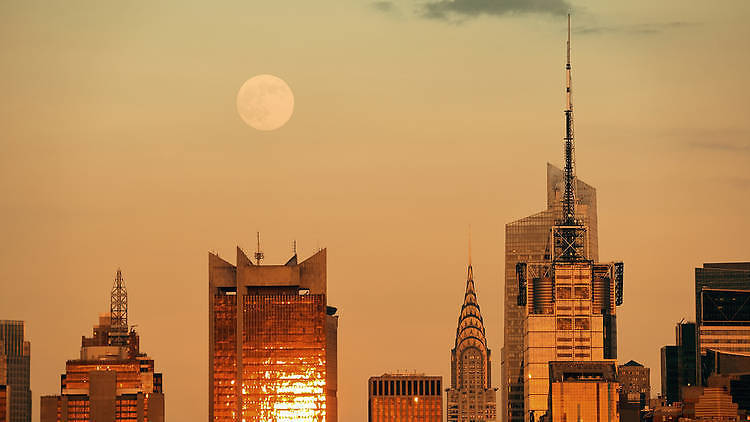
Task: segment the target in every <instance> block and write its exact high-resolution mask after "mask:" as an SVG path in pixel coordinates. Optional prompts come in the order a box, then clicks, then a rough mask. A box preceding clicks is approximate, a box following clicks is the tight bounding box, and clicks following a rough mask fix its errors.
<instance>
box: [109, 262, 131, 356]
mask: <svg viewBox="0 0 750 422" xmlns="http://www.w3.org/2000/svg"><path fill="white" fill-rule="evenodd" d="M109 312H110V318H111V327H112V328H111V331H110V332H111V334H112V337H113V338H112V342H113V343H116V344H121V343H122V342H121V340H122V341H126V340H127V334H128V290H127V289H126V288H125V280H124V279H123V278H122V271H120V269H119V268H118V269H117V275H116V276H115V284H114V285H113V286H112V296H111V299H110V305H109ZM122 344H124V343H122Z"/></svg>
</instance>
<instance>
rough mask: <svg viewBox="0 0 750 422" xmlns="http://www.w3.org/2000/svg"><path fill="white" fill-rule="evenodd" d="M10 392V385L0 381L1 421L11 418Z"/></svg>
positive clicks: (6, 421)
mask: <svg viewBox="0 0 750 422" xmlns="http://www.w3.org/2000/svg"><path fill="white" fill-rule="evenodd" d="M8 393H9V391H8V385H6V384H2V383H0V422H8V420H9V419H10V408H9V407H8Z"/></svg>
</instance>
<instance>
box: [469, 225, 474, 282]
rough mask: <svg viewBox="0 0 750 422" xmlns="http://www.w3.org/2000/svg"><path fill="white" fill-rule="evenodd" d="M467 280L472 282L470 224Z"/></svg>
mask: <svg viewBox="0 0 750 422" xmlns="http://www.w3.org/2000/svg"><path fill="white" fill-rule="evenodd" d="M467 279H468V280H474V268H472V266H471V224H469V269H468V274H467Z"/></svg>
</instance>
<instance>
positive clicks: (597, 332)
mask: <svg viewBox="0 0 750 422" xmlns="http://www.w3.org/2000/svg"><path fill="white" fill-rule="evenodd" d="M567 52H568V55H567V58H568V60H567V63H566V66H565V68H566V72H567V85H566V94H567V107H566V109H565V136H564V138H563V139H564V150H565V168H564V170H563V182H564V189H563V192H562V200H561V202H562V216H561V218H560V219H558V220H556V221H555V222H554V224H553V226H552V228H551V230H550V232H549V233H548V234H547V239H548V240H547V246H546V247H545V252H544V254H543V255H542V259H537V258H536V257H535V258H533V259H530V260H528V261H526V262H519V263H518V264H517V265H516V273H517V276H518V301H517V304H518V305H519V306H521V307H523V312H524V320H523V360H522V372H521V374H522V378H523V397H524V418H525V420H526V421H527V422H528V421H536V420H538V419H539V418H541V417H543V415H545V414H546V412H547V411H548V410H549V403H550V402H549V392H550V391H551V390H550V381H549V375H550V370H549V363H550V362H551V361H584V362H593V363H597V364H600V363H601V364H612V365H614V360H615V359H616V357H617V329H616V327H617V325H616V319H615V310H616V306H617V305H620V304H621V303H622V292H623V289H622V283H623V265H622V263H616V262H610V263H597V262H596V261H595V260H594V259H592V256H591V252H590V251H589V247H590V246H591V240H590V237H589V232H588V228H587V226H586V224H585V221H584V220H582V219H581V218H580V213H579V212H577V210H576V208H577V200H576V197H577V193H576V177H575V156H574V150H575V148H574V134H573V103H572V87H571V86H572V77H571V64H570V17H568V43H567ZM606 361H608V362H606ZM593 363H592V364H593ZM614 400H615V401H614V402H613V403H612V404H610V406H614V407H616V405H617V403H616V401H617V399H616V397H615V398H614Z"/></svg>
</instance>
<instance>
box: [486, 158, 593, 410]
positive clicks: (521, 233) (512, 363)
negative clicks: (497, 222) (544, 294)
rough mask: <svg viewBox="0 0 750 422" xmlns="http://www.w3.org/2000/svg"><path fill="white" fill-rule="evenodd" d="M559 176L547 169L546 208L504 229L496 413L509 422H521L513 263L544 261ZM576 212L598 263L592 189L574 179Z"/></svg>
mask: <svg viewBox="0 0 750 422" xmlns="http://www.w3.org/2000/svg"><path fill="white" fill-rule="evenodd" d="M563 190H564V182H563V172H562V170H560V169H559V168H557V167H555V166H553V165H552V164H549V163H548V164H547V208H546V209H545V210H544V211H541V212H538V213H536V214H533V215H530V216H528V217H525V218H522V219H520V220H516V221H513V222H511V223H508V224H506V225H505V293H504V299H505V300H504V328H503V330H504V345H503V348H502V350H501V361H502V362H501V373H500V376H501V383H502V386H501V389H500V394H501V397H502V402H501V413H502V414H503V415H504V420H505V421H509V422H518V421H523V419H524V413H525V412H524V407H523V400H524V399H523V396H524V394H523V384H524V382H523V368H522V366H523V321H524V318H525V314H524V308H523V307H521V306H518V303H517V298H518V282H517V276H516V264H517V263H518V262H548V263H551V262H552V259H551V257H550V256H549V252H548V246H549V236H550V232H551V231H552V226H554V225H555V222H556V221H558V220H560V219H561V218H562V193H563ZM576 192H577V196H576V204H577V206H576V213H577V216H578V218H579V219H580V220H581V221H583V222H584V224H585V225H586V226H587V227H588V228H589V233H588V237H587V238H586V241H587V243H588V244H587V245H586V249H587V250H588V251H589V254H590V256H591V258H592V259H593V260H594V261H596V260H598V259H599V246H598V231H597V224H598V223H597V213H596V189H595V188H594V187H592V186H590V185H588V184H586V183H585V182H583V181H582V180H580V179H576Z"/></svg>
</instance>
